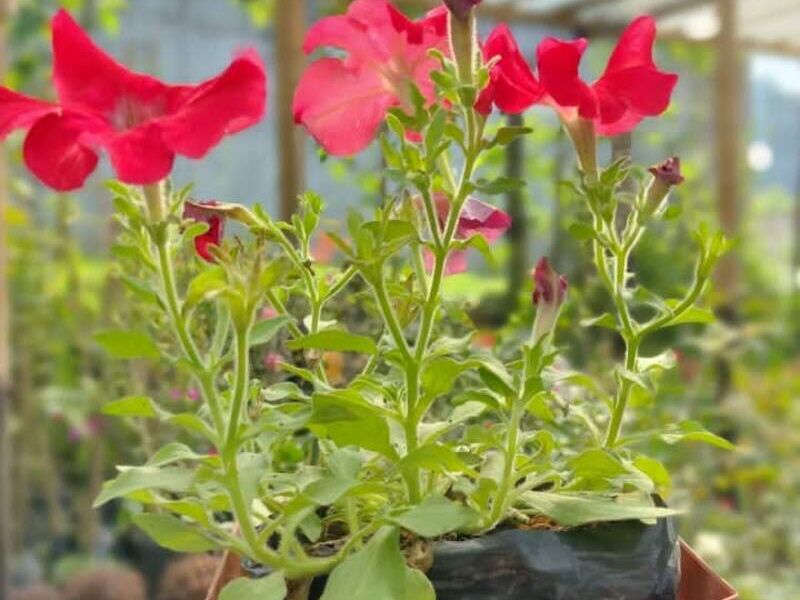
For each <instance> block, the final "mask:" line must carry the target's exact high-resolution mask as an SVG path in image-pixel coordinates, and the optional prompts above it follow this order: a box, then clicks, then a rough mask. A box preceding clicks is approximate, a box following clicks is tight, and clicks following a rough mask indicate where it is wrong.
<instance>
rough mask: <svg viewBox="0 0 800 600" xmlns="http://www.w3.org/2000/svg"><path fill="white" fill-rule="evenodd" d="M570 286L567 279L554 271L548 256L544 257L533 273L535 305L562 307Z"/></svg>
mask: <svg viewBox="0 0 800 600" xmlns="http://www.w3.org/2000/svg"><path fill="white" fill-rule="evenodd" d="M568 286H569V284H568V282H567V278H566V277H564V276H563V275H559V274H558V273H556V272H555V271H554V270H553V267H552V266H551V265H550V261H549V260H548V258H547V257H546V256H545V257H542V258H541V260H539V262H538V263H537V264H536V268H535V269H534V271H533V303H534V304H535V305H537V306H539V305H540V304H543V303H544V304H554V305H556V306H561V304H563V303H564V298H565V297H566V295H567V288H568Z"/></svg>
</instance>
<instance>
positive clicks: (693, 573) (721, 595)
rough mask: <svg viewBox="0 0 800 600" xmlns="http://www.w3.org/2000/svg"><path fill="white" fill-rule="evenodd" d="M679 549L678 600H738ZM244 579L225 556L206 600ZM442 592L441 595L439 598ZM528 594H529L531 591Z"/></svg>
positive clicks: (682, 544) (684, 547)
mask: <svg viewBox="0 0 800 600" xmlns="http://www.w3.org/2000/svg"><path fill="white" fill-rule="evenodd" d="M679 547H680V581H679V583H678V591H677V600H739V596H738V594H737V593H736V591H735V590H734V589H733V588H732V587H731V586H730V585H729V584H728V583H726V582H725V581H724V580H723V579H722V578H721V577H719V576H718V575H717V574H716V573H714V571H712V570H711V568H710V567H709V566H708V565H706V563H705V562H703V560H702V559H701V558H700V557H699V556H698V555H697V554H696V553H695V552H694V550H692V549H691V548H690V547H689V546H688V545H687V544H686V543H685V542H684V541H682V540H681V541H680V546H679ZM676 555H677V553H676ZM434 574H435V573H434ZM244 576H246V573H245V571H244V569H243V568H242V564H241V560H240V559H239V557H237V556H235V555H233V554H230V553H226V554H225V557H224V560H223V561H222V563H221V564H220V567H219V570H218V571H217V574H216V577H215V579H214V583H213V585H212V586H211V588H210V589H209V592H208V596H207V598H206V600H218V596H219V593H220V591H221V590H222V589H223V588H224V587H225V585H227V583H228V582H230V581H231V580H233V579H236V578H237V577H244ZM441 593H442V592H439V595H441ZM528 593H529V594H530V590H528ZM528 597H530V595H529V596H528ZM596 598H597V600H602V597H596ZM614 598H615V600H628V599H627V598H626V597H625V596H615V597H614Z"/></svg>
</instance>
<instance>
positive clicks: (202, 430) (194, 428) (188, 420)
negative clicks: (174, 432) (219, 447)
mask: <svg viewBox="0 0 800 600" xmlns="http://www.w3.org/2000/svg"><path fill="white" fill-rule="evenodd" d="M168 422H169V423H170V424H172V425H175V426H177V427H181V428H182V429H185V430H186V431H191V432H192V433H199V434H200V435H202V436H203V437H204V438H206V439H207V440H213V439H214V438H215V434H214V432H213V431H212V430H211V428H210V427H209V426H208V425H207V424H206V423H205V421H203V419H201V418H200V417H198V416H197V415H196V414H194V413H180V414H178V415H172V416H171V417H170V418H169V419H168Z"/></svg>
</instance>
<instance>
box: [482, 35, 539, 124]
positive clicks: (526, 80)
mask: <svg viewBox="0 0 800 600" xmlns="http://www.w3.org/2000/svg"><path fill="white" fill-rule="evenodd" d="M483 54H484V57H485V59H486V60H487V61H489V60H491V59H493V58H499V59H500V60H499V62H497V64H495V65H494V66H493V67H492V72H491V80H490V82H489V85H488V86H487V87H486V89H484V90H483V92H482V94H481V97H480V98H479V99H478V103H477V105H476V108H477V109H478V110H479V111H480V112H482V113H483V114H488V113H489V112H490V111H491V105H492V104H495V105H496V106H497V107H498V108H499V109H500V110H501V111H503V112H505V113H509V114H519V113H521V112H523V111H525V110H526V109H528V108H530V107H531V106H533V105H534V104H536V103H537V102H539V101H540V100H541V99H542V97H543V96H544V89H543V88H542V86H541V85H540V84H539V82H538V81H537V80H536V77H534V75H533V71H531V68H530V66H529V65H528V63H527V61H526V60H525V57H524V56H523V55H522V52H520V50H519V46H518V44H517V41H516V40H515V39H514V36H513V34H512V33H511V30H510V29H509V28H508V26H507V25H505V24H500V25H498V26H497V27H496V28H495V29H494V30H493V31H492V33H491V34H489V37H488V38H487V39H486V44H485V46H484V50H483Z"/></svg>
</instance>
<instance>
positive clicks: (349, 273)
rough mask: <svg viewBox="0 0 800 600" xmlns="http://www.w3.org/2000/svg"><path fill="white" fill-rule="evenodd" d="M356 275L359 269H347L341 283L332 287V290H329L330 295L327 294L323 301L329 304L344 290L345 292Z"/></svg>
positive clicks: (338, 282)
mask: <svg viewBox="0 0 800 600" xmlns="http://www.w3.org/2000/svg"><path fill="white" fill-rule="evenodd" d="M356 274H358V269H357V268H356V267H353V266H350V267H347V269H346V270H345V272H344V273H342V276H341V277H340V278H339V281H337V282H336V283H335V284H334V285H333V286H332V287H331V289H329V290H328V293H327V294H325V298H323V300H322V301H323V302H328V301H329V300H331V299H332V298H334V297H336V296H337V295H338V294H339V293H340V292H341V291H342V290H344V288H346V287H347V285H348V284H349V283H350V282H351V281H352V280H353V277H355V276H356Z"/></svg>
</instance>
